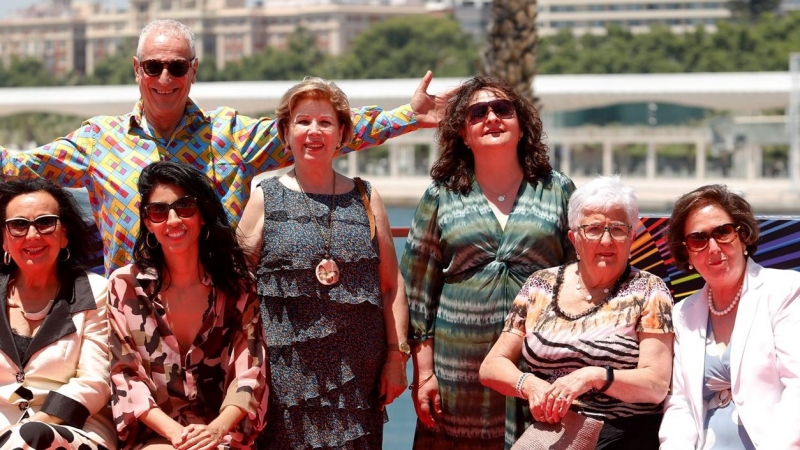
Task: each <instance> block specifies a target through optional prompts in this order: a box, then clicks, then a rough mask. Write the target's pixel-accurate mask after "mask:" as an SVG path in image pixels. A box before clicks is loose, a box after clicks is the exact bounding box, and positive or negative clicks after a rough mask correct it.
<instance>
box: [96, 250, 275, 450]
mask: <svg viewBox="0 0 800 450" xmlns="http://www.w3.org/2000/svg"><path fill="white" fill-rule="evenodd" d="M156 280H157V275H156V274H155V272H146V273H143V272H140V271H139V269H138V268H137V267H136V265H128V266H125V267H122V268H120V269H118V270H116V271H115V272H114V273H113V274H112V275H111V277H110V279H109V293H110V295H109V297H110V298H109V308H108V310H109V322H110V328H111V336H110V338H109V340H110V347H111V388H112V395H111V407H112V411H113V413H114V420H115V422H116V426H117V431H118V432H119V437H120V449H137V448H139V447H140V446H141V444H142V443H143V440H145V439H148V438H150V437H156V436H157V434H156V433H155V432H154V431H152V430H150V429H149V428H148V427H147V426H145V425H144V424H143V423H141V422H140V421H139V416H141V415H142V414H143V413H145V412H147V411H149V410H150V409H152V408H160V409H161V410H162V411H163V412H164V413H166V414H167V415H168V416H170V417H171V418H172V419H174V420H175V421H177V422H178V423H180V424H182V425H188V424H190V423H204V424H208V423H209V422H211V421H212V420H214V419H215V418H216V417H217V416H218V415H219V413H220V411H221V410H222V409H223V408H225V407H226V406H228V405H233V406H236V407H239V408H240V409H242V410H243V411H245V412H246V415H245V416H244V418H243V419H242V420H241V421H240V422H239V423H238V424H236V425H234V426H233V427H232V428H231V430H230V431H229V433H228V435H227V436H226V437H225V438H224V440H223V445H224V446H225V447H229V448H250V446H251V445H252V442H253V440H255V438H256V436H257V435H258V433H259V432H260V431H261V429H262V428H263V427H264V420H265V419H264V418H265V414H266V407H267V396H268V388H267V382H266V380H267V378H268V370H269V368H268V362H267V348H266V343H265V340H264V334H263V326H262V325H261V315H260V312H259V303H258V298H257V297H256V296H255V295H254V292H246V293H245V294H243V295H242V296H241V297H240V298H238V299H226V298H225V297H224V296H223V294H222V293H219V292H217V291H216V290H214V289H212V292H211V295H210V296H209V298H208V306H207V309H206V312H205V314H204V316H203V325H202V326H201V328H200V331H199V333H198V336H197V338H195V341H194V343H193V344H192V345H191V347H190V348H189V349H188V350H187V351H186V352H182V350H181V347H180V345H179V344H178V340H177V339H176V338H175V336H174V335H173V333H172V331H171V330H170V328H169V322H168V321H167V319H166V311H165V309H164V306H163V304H162V303H161V301H160V296H159V295H154V292H155V286H156ZM203 282H204V283H205V284H206V285H211V280H210V279H205V280H203ZM197 302H198V304H202V302H205V299H197Z"/></svg>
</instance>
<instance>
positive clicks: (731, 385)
mask: <svg viewBox="0 0 800 450" xmlns="http://www.w3.org/2000/svg"><path fill="white" fill-rule="evenodd" d="M668 233H669V234H668V243H669V248H670V252H671V253H672V256H673V258H674V259H675V264H676V265H677V266H678V267H679V268H681V269H683V270H685V271H692V270H697V272H698V273H699V274H700V275H701V276H702V277H703V279H704V280H705V281H706V284H705V286H704V287H703V288H702V289H701V290H700V291H698V292H696V293H695V294H693V295H692V296H690V297H688V298H687V299H685V300H683V301H682V302H680V303H678V304H677V305H676V306H675V309H674V314H673V318H674V327H675V346H674V351H675V359H674V364H673V376H672V392H671V394H670V395H669V396H668V397H667V403H666V411H665V414H664V419H663V422H662V424H661V429H660V432H659V437H660V441H661V449H753V448H759V449H768V450H781V449H800V300H798V299H797V298H798V296H800V273H797V272H795V271H788V270H776V269H766V268H764V267H761V266H760V265H759V264H757V263H755V262H754V261H752V260H751V259H750V258H749V256H750V255H752V254H753V253H754V252H755V250H756V241H757V240H758V223H757V221H756V219H755V217H754V215H753V211H752V208H751V207H750V205H749V204H748V203H747V201H745V200H744V199H743V198H742V197H741V196H739V195H737V194H735V193H732V192H730V191H729V190H728V189H727V188H726V187H725V186H721V185H710V186H704V187H701V188H699V189H697V190H695V191H692V192H690V193H688V194H686V195H684V196H683V197H681V198H680V199H679V200H678V201H677V202H676V203H675V207H674V209H673V212H672V218H671V221H670V229H669V232H668Z"/></svg>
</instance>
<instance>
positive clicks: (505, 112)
mask: <svg viewBox="0 0 800 450" xmlns="http://www.w3.org/2000/svg"><path fill="white" fill-rule="evenodd" d="M490 109H491V110H492V111H493V112H494V115H495V116H497V117H499V118H501V119H510V118H512V117H514V113H515V110H514V104H513V103H511V100H506V99H504V98H503V99H499V100H492V101H490V102H479V103H475V104H473V105H470V106H469V108H467V120H469V123H471V124H475V123H478V122H480V121H482V120H486V117H487V116H488V115H489V110H490Z"/></svg>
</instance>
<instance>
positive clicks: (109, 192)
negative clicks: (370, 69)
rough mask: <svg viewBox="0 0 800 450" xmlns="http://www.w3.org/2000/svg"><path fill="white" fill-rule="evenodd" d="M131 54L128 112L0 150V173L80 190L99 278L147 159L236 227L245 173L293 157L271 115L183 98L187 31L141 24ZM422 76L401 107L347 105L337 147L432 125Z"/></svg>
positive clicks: (124, 260) (128, 220) (124, 235)
mask: <svg viewBox="0 0 800 450" xmlns="http://www.w3.org/2000/svg"><path fill="white" fill-rule="evenodd" d="M136 53H137V56H135V57H134V58H133V69H134V72H135V76H136V82H137V83H138V85H139V92H140V93H141V98H140V100H139V102H138V103H137V104H136V106H135V107H134V109H133V111H132V112H130V113H128V114H125V115H122V116H97V117H93V118H91V119H89V120H87V121H85V122H84V123H83V124H82V126H81V127H80V128H79V129H77V130H75V131H73V132H72V133H70V134H69V135H67V136H66V137H63V138H58V139H56V140H55V141H53V142H52V143H50V144H47V145H44V146H42V147H39V148H37V149H34V150H31V151H26V152H19V153H13V154H12V153H10V152H9V151H8V150H6V149H5V148H4V147H0V167H2V171H3V172H2V174H3V177H13V176H26V177H33V176H39V177H45V178H49V179H52V180H54V181H56V182H58V183H59V184H60V185H62V186H64V187H73V188H80V187H85V188H86V189H87V190H88V191H89V202H90V204H91V206H92V211H93V214H94V218H95V221H96V222H97V225H98V228H99V229H100V232H101V235H102V239H103V259H104V264H105V272H106V274H107V275H108V274H110V273H111V272H112V271H113V270H114V269H116V268H118V267H121V266H124V265H126V264H128V263H130V261H131V251H132V249H133V244H134V242H135V239H136V236H137V234H138V232H139V194H138V192H137V191H136V181H137V180H138V174H139V172H140V170H141V169H142V168H144V167H145V166H147V165H148V164H150V163H152V162H155V161H161V160H172V161H183V162H186V163H189V164H191V165H193V166H195V167H197V168H198V169H200V170H201V171H202V172H204V173H205V174H206V175H208V177H209V179H211V181H212V183H213V186H214V188H215V190H216V192H217V194H218V195H219V196H220V198H221V200H222V203H223V204H224V205H225V207H226V209H227V211H228V215H229V217H230V220H231V224H232V225H233V226H236V225H238V223H239V219H240V218H241V214H242V211H243V210H244V205H245V202H246V201H247V198H248V197H249V195H250V183H251V181H252V179H253V177H254V176H255V175H257V174H258V173H261V172H264V171H267V170H274V169H278V168H281V167H285V166H288V165H290V164H292V162H293V158H292V154H291V152H289V151H288V150H287V149H285V148H284V147H283V143H282V142H281V141H280V139H279V138H278V130H277V127H276V122H275V121H274V120H273V119H271V118H251V117H246V116H242V115H239V114H238V113H237V112H236V111H235V110H233V109H231V108H228V107H220V108H217V109H214V110H211V111H203V110H202V109H200V108H199V107H198V106H197V105H196V104H195V103H194V102H193V101H192V100H191V99H190V98H189V91H190V88H191V85H192V84H193V83H194V82H195V80H196V78H195V77H196V74H197V69H198V65H199V60H198V59H197V58H196V57H195V48H194V35H193V34H192V32H191V31H190V30H189V29H188V28H186V27H185V26H184V25H182V24H181V23H179V22H176V21H173V20H157V21H153V22H151V23H150V24H148V25H147V26H145V28H144V29H143V30H142V33H141V35H140V37H139V46H138V48H137V52H136ZM431 78H432V75H431V73H430V72H428V73H427V74H426V75H425V77H423V79H422V82H421V83H420V85H419V87H418V88H417V91H416V92H415V93H414V95H413V97H412V99H411V103H410V104H407V105H404V106H401V107H399V108H397V109H394V110H391V111H387V112H383V111H382V110H381V109H379V108H377V107H365V108H361V109H358V110H355V109H354V110H353V123H354V124H355V129H354V138H353V140H352V142H351V143H350V144H349V145H348V147H347V148H345V149H342V150H341V153H346V152H349V151H352V150H361V149H364V148H367V147H370V146H373V145H380V144H381V143H383V142H384V141H386V140H387V139H389V138H391V137H395V136H399V135H402V134H404V133H408V132H410V131H414V130H416V129H417V128H419V127H435V126H436V125H437V123H438V121H439V118H440V117H441V114H442V113H443V111H444V105H445V103H446V97H444V98H441V97H440V98H437V97H434V96H430V95H428V94H427V93H426V90H427V88H428V85H429V83H430V81H431Z"/></svg>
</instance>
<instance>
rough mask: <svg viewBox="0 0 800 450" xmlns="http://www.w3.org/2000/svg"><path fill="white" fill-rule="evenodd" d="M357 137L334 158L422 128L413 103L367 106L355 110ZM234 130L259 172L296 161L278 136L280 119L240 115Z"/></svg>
mask: <svg viewBox="0 0 800 450" xmlns="http://www.w3.org/2000/svg"><path fill="white" fill-rule="evenodd" d="M351 114H352V118H353V139H352V140H351V141H350V143H349V144H348V145H347V146H345V147H344V148H342V149H339V150H337V151H336V152H335V153H334V156H333V157H334V158H335V157H337V156H339V155H343V154H345V153H349V152H351V151H358V150H363V149H366V148H369V147H374V146H377V145H381V144H383V143H384V142H386V141H387V140H388V139H390V138H393V137H397V136H401V135H403V134H406V133H410V132H412V131H414V130H416V129H417V128H418V126H417V119H416V115H415V114H414V111H413V110H412V109H411V105H410V104H406V105H402V106H400V107H398V108H395V109H392V110H389V111H384V110H383V109H382V108H380V107H377V106H364V107H362V108H358V109H356V108H353V109H352V110H351ZM235 123H236V125H235V126H234V130H233V138H234V141H235V142H236V143H238V144H240V145H241V149H242V150H241V152H242V158H244V160H245V162H247V163H248V164H249V165H251V166H253V168H254V169H255V171H256V173H260V172H264V171H267V170H274V169H279V168H281V167H286V166H289V165H291V164H293V163H294V157H293V156H292V153H291V151H289V150H287V149H286V148H285V147H284V143H283V142H281V140H280V137H278V121H277V120H276V119H271V118H268V117H262V118H259V119H253V118H248V117H245V116H239V117H238V118H237V120H236V121H235Z"/></svg>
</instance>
